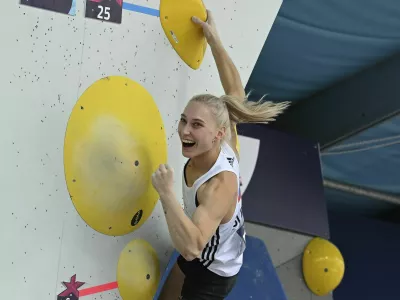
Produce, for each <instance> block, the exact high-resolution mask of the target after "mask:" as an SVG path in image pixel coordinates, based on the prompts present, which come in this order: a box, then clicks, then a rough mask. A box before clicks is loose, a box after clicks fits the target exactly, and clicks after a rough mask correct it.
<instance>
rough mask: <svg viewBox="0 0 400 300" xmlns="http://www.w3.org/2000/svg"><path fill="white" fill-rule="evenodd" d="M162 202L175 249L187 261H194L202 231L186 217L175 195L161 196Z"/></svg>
mask: <svg viewBox="0 0 400 300" xmlns="http://www.w3.org/2000/svg"><path fill="white" fill-rule="evenodd" d="M160 200H161V203H162V206H163V208H164V214H165V218H166V220H167V224H168V230H169V233H170V236H171V240H172V242H173V244H174V247H175V248H176V249H177V250H178V252H179V253H180V254H181V255H182V256H183V257H184V258H185V259H186V260H192V259H194V258H195V257H196V256H197V252H198V251H199V249H198V248H199V245H198V244H199V243H198V241H199V240H200V235H201V232H200V230H199V229H198V228H197V226H196V225H195V224H194V223H193V222H192V220H191V219H190V218H189V217H188V216H186V214H185V213H184V211H183V209H182V207H181V206H180V204H179V203H178V201H177V200H176V197H175V195H174V194H172V193H171V194H169V195H163V196H160Z"/></svg>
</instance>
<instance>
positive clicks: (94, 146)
mask: <svg viewBox="0 0 400 300" xmlns="http://www.w3.org/2000/svg"><path fill="white" fill-rule="evenodd" d="M166 159H167V143H166V136H165V131H164V126H163V122H162V119H161V116H160V113H159V111H158V108H157V105H156V103H155V102H154V101H153V98H152V97H151V95H150V94H149V93H148V92H147V90H146V89H145V88H144V87H142V86H141V85H140V84H138V83H136V82H134V81H132V80H130V79H129V78H126V77H120V76H115V77H106V78H103V79H101V80H99V81H97V82H95V83H94V84H93V85H92V86H90V87H89V88H88V89H87V90H86V91H85V92H84V93H83V95H82V96H81V97H80V99H79V100H78V102H77V103H76V105H75V107H74V108H73V110H72V113H71V116H70V119H69V121H68V126H67V131H66V135H65V144H64V168H65V178H66V182H67V186H68V191H69V193H70V195H71V199H72V202H73V204H74V206H75V208H76V210H77V212H78V213H79V214H80V216H81V217H82V218H83V219H84V221H85V222H86V223H87V224H88V225H89V226H91V227H92V228H93V229H95V230H96V231H98V232H101V233H103V234H107V235H113V236H114V235H124V234H127V233H129V232H132V231H134V230H135V229H137V228H139V227H140V226H141V225H142V224H143V223H144V222H145V221H146V220H147V218H148V217H149V216H150V215H151V213H152V211H153V209H154V206H155V204H156V202H157V201H158V194H157V192H156V191H155V190H154V188H153V187H152V184H151V174H152V172H154V170H156V168H157V167H158V165H159V164H160V163H165V162H166Z"/></svg>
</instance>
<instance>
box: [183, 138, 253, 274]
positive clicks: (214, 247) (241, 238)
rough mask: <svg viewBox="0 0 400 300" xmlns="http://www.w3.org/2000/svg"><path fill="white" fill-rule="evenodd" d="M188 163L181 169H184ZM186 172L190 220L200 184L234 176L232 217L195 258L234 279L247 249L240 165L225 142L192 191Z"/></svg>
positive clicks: (184, 195)
mask: <svg viewBox="0 0 400 300" xmlns="http://www.w3.org/2000/svg"><path fill="white" fill-rule="evenodd" d="M188 162H189V161H188ZM188 162H187V163H188ZM187 163H186V165H185V167H184V168H185V169H186V166H187ZM185 169H184V172H183V182H182V187H183V203H184V210H185V213H186V215H187V216H188V217H189V218H192V216H193V214H194V212H195V210H196V207H197V206H198V202H197V196H196V194H197V190H198V189H199V187H200V186H201V185H202V184H203V183H205V182H207V181H208V180H209V179H211V178H212V177H213V176H215V175H217V174H218V173H220V172H222V171H230V172H234V173H235V174H236V177H237V182H238V195H239V196H238V201H237V203H236V210H235V213H234V214H233V217H232V219H231V220H230V221H229V222H227V223H225V224H221V225H219V227H218V228H217V230H216V232H215V234H214V235H213V236H212V237H211V239H210V240H209V241H208V243H207V245H206V246H205V248H204V250H203V251H202V253H201V254H200V256H199V257H198V259H199V261H200V263H202V264H203V265H204V266H205V267H206V268H208V269H209V270H210V271H212V272H214V273H216V274H218V275H220V276H224V277H230V276H233V275H236V274H237V273H238V272H239V270H240V268H241V266H242V263H243V252H244V249H245V247H246V233H245V229H244V218H243V212H242V201H241V193H240V173H239V162H238V160H237V157H236V155H235V152H234V151H233V149H232V148H231V147H230V146H229V144H228V143H226V142H224V143H223V144H222V145H221V152H220V154H219V156H218V159H217V161H216V162H215V164H214V165H213V166H212V167H211V169H210V170H209V171H208V172H207V173H205V174H204V175H202V176H201V177H200V178H198V179H197V180H196V181H195V182H194V184H193V186H192V187H188V186H187V184H186V179H185Z"/></svg>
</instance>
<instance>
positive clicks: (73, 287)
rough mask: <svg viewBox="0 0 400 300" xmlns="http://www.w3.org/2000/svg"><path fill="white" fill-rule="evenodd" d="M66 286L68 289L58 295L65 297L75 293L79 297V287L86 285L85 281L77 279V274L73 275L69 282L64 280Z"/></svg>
mask: <svg viewBox="0 0 400 300" xmlns="http://www.w3.org/2000/svg"><path fill="white" fill-rule="evenodd" d="M63 284H64V286H65V287H66V290H65V291H63V292H62V293H61V294H59V295H58V296H61V297H65V296H68V295H70V294H73V295H75V296H76V297H77V298H79V291H78V289H79V288H80V287H81V286H82V285H84V284H85V283H84V282H80V281H76V274H75V275H74V276H72V277H71V280H70V281H69V282H65V281H64V282H63Z"/></svg>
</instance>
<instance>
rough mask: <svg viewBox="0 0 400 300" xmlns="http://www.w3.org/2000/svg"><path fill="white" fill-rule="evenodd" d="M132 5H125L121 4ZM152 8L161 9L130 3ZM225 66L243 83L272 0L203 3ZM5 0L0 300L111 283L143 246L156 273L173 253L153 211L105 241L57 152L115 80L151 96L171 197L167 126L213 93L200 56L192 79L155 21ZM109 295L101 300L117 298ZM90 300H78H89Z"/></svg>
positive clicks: (176, 157) (174, 143)
mask: <svg viewBox="0 0 400 300" xmlns="http://www.w3.org/2000/svg"><path fill="white" fill-rule="evenodd" d="M130 2H131V1H130ZM135 4H138V5H144V6H148V7H151V8H156V9H158V6H159V1H156V0H147V1H145V0H138V1H136V2H135ZM205 4H206V5H207V6H208V8H210V9H211V10H213V12H214V14H215V16H216V19H217V22H218V25H219V31H220V34H221V36H222V39H223V42H224V44H225V45H226V47H227V49H228V51H229V53H230V55H231V57H232V58H233V60H234V61H235V63H236V64H237V66H238V68H239V71H240V73H241V76H242V80H243V82H244V83H246V82H247V80H248V78H249V76H250V74H251V71H252V69H253V67H254V65H255V62H256V60H257V57H258V55H259V52H260V51H261V48H262V46H263V44H264V41H265V39H266V38H267V35H268V33H269V31H270V29H271V26H272V23H273V21H274V19H275V16H276V14H277V12H278V10H279V7H280V4H281V1H280V0H268V1H265V0H249V1H229V0H218V1H211V0H208V1H205ZM84 6H85V1H83V0H78V1H77V14H76V16H74V17H72V16H68V15H63V14H58V13H54V12H51V11H45V10H41V9H36V8H32V7H26V6H21V5H19V3H18V2H17V0H13V1H4V3H2V9H1V11H0V24H1V26H0V28H1V35H0V36H1V48H0V54H1V55H0V60H1V64H0V85H1V91H2V98H1V109H0V136H1V138H0V149H1V155H0V168H1V171H0V187H1V188H0V199H1V201H2V206H1V209H0V222H1V223H0V225H1V231H0V232H1V239H0V240H1V247H0V282H1V283H2V287H5V288H3V291H2V298H4V299H10V300H11V299H16V300H20V299H40V300H45V299H52V300H53V299H56V295H57V294H58V293H60V292H61V291H62V290H63V289H64V288H63V286H62V285H61V282H62V281H68V280H69V278H70V277H71V276H72V275H74V274H77V280H79V281H84V282H86V284H85V286H84V287H90V286H96V285H99V284H103V283H107V282H113V281H115V280H116V266H117V261H118V257H119V254H120V252H121V250H122V249H123V248H124V246H125V245H126V244H127V243H128V242H129V241H130V240H132V239H133V238H138V237H145V236H146V237H145V238H146V240H148V241H149V242H150V243H151V244H152V246H153V247H154V248H155V249H156V250H157V252H158V255H159V258H160V263H161V266H162V267H163V266H164V265H165V263H166V261H167V259H168V251H170V250H171V245H170V240H169V237H168V232H167V229H166V226H165V220H164V217H163V215H162V210H161V206H160V204H158V205H157V206H156V208H155V209H154V212H153V215H152V217H150V218H149V219H148V221H147V223H146V224H144V225H143V226H142V227H141V228H140V229H139V230H137V231H135V232H133V233H132V234H129V235H126V236H123V237H109V236H104V235H102V234H99V233H97V232H95V231H94V230H93V229H91V228H90V227H88V226H87V225H86V224H85V222H84V221H83V220H82V219H81V218H80V216H79V215H78V214H77V212H76V210H75V208H74V206H73V204H72V202H71V200H70V198H69V195H68V191H67V187H66V184H65V179H64V166H63V145H64V135H65V130H66V126H67V122H68V118H69V115H70V112H71V110H72V108H73V106H74V104H75V103H76V101H77V99H78V98H79V96H80V95H81V94H82V93H83V92H84V91H85V90H86V89H87V88H88V87H89V86H90V85H91V84H93V83H94V82H95V81H96V80H98V79H100V78H102V77H104V76H108V75H124V76H127V77H129V78H130V79H132V80H135V81H137V82H139V83H141V84H142V85H143V86H144V87H145V88H146V89H147V90H148V91H149V92H150V93H151V94H152V96H153V97H154V99H155V101H156V103H157V105H158V107H159V109H160V112H161V114H162V118H163V120H164V124H165V127H166V130H167V136H168V146H169V147H168V153H169V163H170V164H172V166H173V167H174V168H175V169H176V176H177V178H176V189H177V191H178V195H180V188H181V186H180V177H179V176H181V169H182V166H183V162H184V159H183V158H182V157H181V156H180V147H179V141H178V139H177V136H176V134H175V132H176V120H177V119H178V118H179V114H180V112H181V110H182V109H183V107H184V105H185V104H186V102H187V100H188V98H189V97H190V96H192V95H193V94H195V93H200V92H206V91H207V92H211V93H216V94H222V93H223V91H222V87H221V85H220V82H219V78H218V73H217V69H216V67H215V65H214V62H213V59H212V56H211V53H210V51H209V49H208V51H207V53H206V57H205V59H204V62H203V64H202V67H201V68H200V69H199V70H197V71H193V70H191V69H189V68H188V67H187V66H186V65H184V63H183V62H181V61H180V59H179V57H178V56H177V55H176V54H175V52H174V50H173V49H172V47H171V46H170V45H169V43H168V42H167V39H166V38H165V37H164V32H163V31H162V28H161V25H160V23H159V19H158V18H157V17H153V16H148V15H144V14H139V13H135V12H128V11H124V12H123V20H122V24H121V25H117V24H111V23H107V22H100V21H97V20H93V19H85V18H84ZM118 295H119V294H118V291H117V290H113V291H111V292H106V293H103V294H102V299H115V298H116V297H119V296H118ZM96 297H97V299H99V298H98V296H87V297H85V299H95V298H96Z"/></svg>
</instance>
